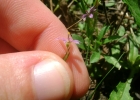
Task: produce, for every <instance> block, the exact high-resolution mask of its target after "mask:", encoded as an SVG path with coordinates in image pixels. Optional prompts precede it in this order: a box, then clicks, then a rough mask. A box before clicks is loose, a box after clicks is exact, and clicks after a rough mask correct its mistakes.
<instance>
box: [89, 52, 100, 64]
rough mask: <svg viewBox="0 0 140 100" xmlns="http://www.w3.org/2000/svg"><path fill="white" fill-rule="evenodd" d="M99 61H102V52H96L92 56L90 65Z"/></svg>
mask: <svg viewBox="0 0 140 100" xmlns="http://www.w3.org/2000/svg"><path fill="white" fill-rule="evenodd" d="M99 59H100V52H94V53H92V55H91V56H90V63H95V62H98V61H99Z"/></svg>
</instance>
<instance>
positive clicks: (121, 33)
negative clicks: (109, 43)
mask: <svg viewBox="0 0 140 100" xmlns="http://www.w3.org/2000/svg"><path fill="white" fill-rule="evenodd" d="M117 32H118V34H119V36H123V35H124V34H125V28H124V26H120V27H119V29H118V31H117Z"/></svg>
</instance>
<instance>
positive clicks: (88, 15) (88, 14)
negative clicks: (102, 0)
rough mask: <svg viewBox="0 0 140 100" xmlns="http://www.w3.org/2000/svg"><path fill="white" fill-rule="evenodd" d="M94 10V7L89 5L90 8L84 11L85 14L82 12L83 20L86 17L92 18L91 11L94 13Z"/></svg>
mask: <svg viewBox="0 0 140 100" xmlns="http://www.w3.org/2000/svg"><path fill="white" fill-rule="evenodd" d="M94 11H96V9H95V7H91V8H90V9H89V10H88V11H87V12H86V14H84V15H83V16H82V19H83V20H84V21H85V20H86V18H87V17H89V18H93V16H94V15H93V13H94Z"/></svg>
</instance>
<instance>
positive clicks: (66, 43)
mask: <svg viewBox="0 0 140 100" xmlns="http://www.w3.org/2000/svg"><path fill="white" fill-rule="evenodd" d="M57 40H62V41H63V42H64V43H65V45H66V47H67V51H66V53H65V55H64V57H63V59H64V60H65V61H66V60H67V58H68V57H69V54H70V43H72V42H73V43H75V44H79V43H80V42H79V41H78V40H73V39H72V38H70V33H68V38H57Z"/></svg>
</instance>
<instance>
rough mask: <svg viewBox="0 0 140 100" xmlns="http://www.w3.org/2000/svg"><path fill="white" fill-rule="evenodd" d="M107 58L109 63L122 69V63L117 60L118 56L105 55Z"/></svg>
mask: <svg viewBox="0 0 140 100" xmlns="http://www.w3.org/2000/svg"><path fill="white" fill-rule="evenodd" d="M104 58H105V60H106V61H107V62H108V63H109V64H112V65H114V66H115V67H116V68H118V69H119V70H120V68H121V65H120V63H119V62H118V61H117V59H116V58H114V57H112V56H104Z"/></svg>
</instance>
